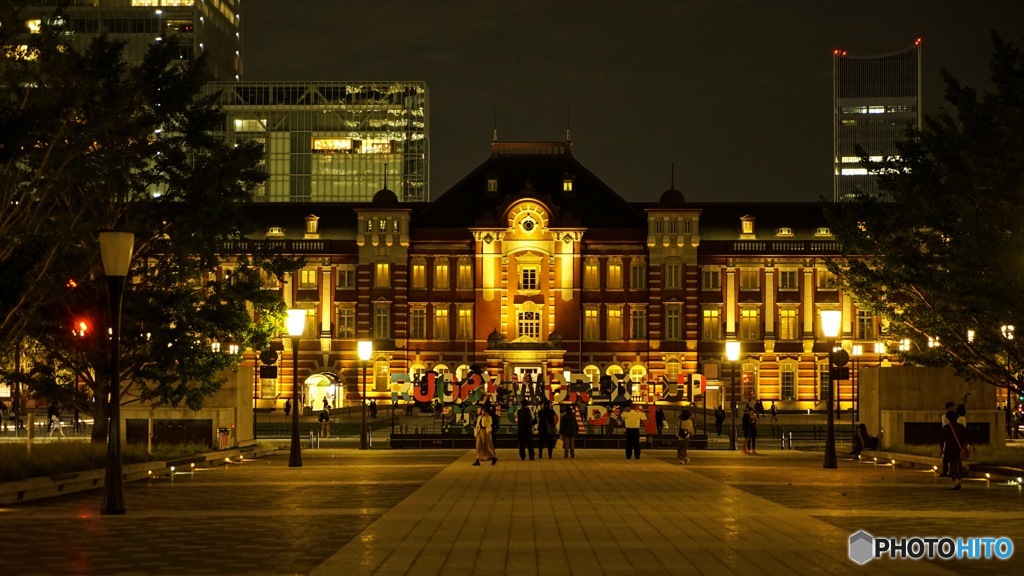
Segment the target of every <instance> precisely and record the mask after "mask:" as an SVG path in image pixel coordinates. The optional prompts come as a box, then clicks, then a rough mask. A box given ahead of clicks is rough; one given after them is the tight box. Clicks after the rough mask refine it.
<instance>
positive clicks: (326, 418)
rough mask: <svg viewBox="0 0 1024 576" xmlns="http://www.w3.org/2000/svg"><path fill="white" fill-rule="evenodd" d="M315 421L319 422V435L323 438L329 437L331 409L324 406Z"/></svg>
mask: <svg viewBox="0 0 1024 576" xmlns="http://www.w3.org/2000/svg"><path fill="white" fill-rule="evenodd" d="M316 419H317V421H319V422H320V435H321V436H323V437H324V438H330V437H331V411H330V410H328V409H327V408H324V409H323V410H321V411H320V415H319V416H317V418H316Z"/></svg>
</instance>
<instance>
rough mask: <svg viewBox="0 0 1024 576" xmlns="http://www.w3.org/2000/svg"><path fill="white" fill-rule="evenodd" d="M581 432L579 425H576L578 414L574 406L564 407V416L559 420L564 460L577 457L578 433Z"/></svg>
mask: <svg viewBox="0 0 1024 576" xmlns="http://www.w3.org/2000/svg"><path fill="white" fill-rule="evenodd" d="M578 431H579V424H577V423H576V414H575V413H574V411H573V405H572V404H566V405H564V406H562V416H561V417H560V419H559V420H558V434H559V435H560V436H561V437H562V451H563V452H564V455H563V456H562V458H575V457H576V432H578Z"/></svg>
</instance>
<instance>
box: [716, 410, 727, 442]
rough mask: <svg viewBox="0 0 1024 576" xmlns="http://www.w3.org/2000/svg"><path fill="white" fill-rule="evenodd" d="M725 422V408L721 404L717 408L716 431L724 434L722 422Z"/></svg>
mask: <svg viewBox="0 0 1024 576" xmlns="http://www.w3.org/2000/svg"><path fill="white" fill-rule="evenodd" d="M724 423H725V409H724V408H722V405H721V404H719V405H718V408H715V432H716V433H717V434H718V435H719V436H721V435H722V424H724Z"/></svg>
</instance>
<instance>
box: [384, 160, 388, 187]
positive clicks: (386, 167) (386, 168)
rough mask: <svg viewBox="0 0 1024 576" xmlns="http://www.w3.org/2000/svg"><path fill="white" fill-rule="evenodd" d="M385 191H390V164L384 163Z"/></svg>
mask: <svg viewBox="0 0 1024 576" xmlns="http://www.w3.org/2000/svg"><path fill="white" fill-rule="evenodd" d="M384 189H385V190H387V189H388V163H387V162H385V163H384Z"/></svg>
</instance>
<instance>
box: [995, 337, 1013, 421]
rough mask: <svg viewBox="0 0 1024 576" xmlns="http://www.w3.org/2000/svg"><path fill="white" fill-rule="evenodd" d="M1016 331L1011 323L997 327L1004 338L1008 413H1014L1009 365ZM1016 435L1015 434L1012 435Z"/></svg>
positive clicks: (1011, 373) (1011, 372)
mask: <svg viewBox="0 0 1024 576" xmlns="http://www.w3.org/2000/svg"><path fill="white" fill-rule="evenodd" d="M1015 331H1016V328H1014V326H1013V324H1003V325H1002V326H1000V327H999V332H1000V333H1001V334H1002V335H1003V339H1004V340H1006V380H1007V382H1008V384H1007V386H1006V405H1007V406H1009V407H1010V414H1011V415H1012V414H1013V413H1014V409H1015V406H1014V405H1013V384H1012V382H1011V377H1012V375H1013V371H1012V369H1011V366H1010V347H1011V346H1012V345H1013V342H1012V340H1013V333H1014V332H1015ZM1014 436H1016V434H1015V435H1014Z"/></svg>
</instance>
